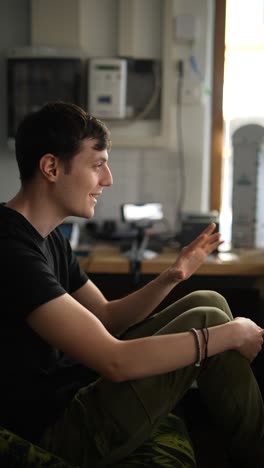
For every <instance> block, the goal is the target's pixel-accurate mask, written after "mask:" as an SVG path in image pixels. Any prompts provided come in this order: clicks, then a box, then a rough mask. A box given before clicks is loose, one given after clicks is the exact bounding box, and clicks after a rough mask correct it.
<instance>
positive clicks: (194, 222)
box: [178, 211, 219, 246]
mask: <svg viewBox="0 0 264 468" xmlns="http://www.w3.org/2000/svg"><path fill="white" fill-rule="evenodd" d="M211 223H215V224H216V229H215V232H218V231H219V213H218V211H209V212H207V213H198V212H191V211H190V212H185V213H183V214H182V226H181V227H182V229H181V233H180V234H179V237H178V240H179V242H180V244H181V245H182V246H185V245H187V244H189V243H190V242H192V241H193V240H194V239H195V238H196V237H197V236H199V234H201V233H202V231H203V230H204V229H205V228H206V227H207V226H209V224H211Z"/></svg>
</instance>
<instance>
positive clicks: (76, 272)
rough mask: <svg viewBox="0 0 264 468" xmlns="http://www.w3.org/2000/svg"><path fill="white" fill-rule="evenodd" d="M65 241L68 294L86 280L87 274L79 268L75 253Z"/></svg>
mask: <svg viewBox="0 0 264 468" xmlns="http://www.w3.org/2000/svg"><path fill="white" fill-rule="evenodd" d="M66 243H67V258H68V268H69V294H72V293H73V292H74V291H77V289H79V288H81V287H82V286H83V285H84V284H85V283H86V282H87V280H88V276H87V274H86V273H85V272H84V271H83V270H82V269H81V267H80V264H79V262H78V260H77V258H76V255H75V254H74V252H73V251H72V248H71V246H70V243H69V241H68V240H66Z"/></svg>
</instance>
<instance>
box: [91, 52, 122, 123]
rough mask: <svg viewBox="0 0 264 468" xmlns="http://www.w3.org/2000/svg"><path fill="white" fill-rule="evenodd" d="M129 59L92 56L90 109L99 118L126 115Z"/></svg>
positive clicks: (120, 117)
mask: <svg viewBox="0 0 264 468" xmlns="http://www.w3.org/2000/svg"><path fill="white" fill-rule="evenodd" d="M126 92H127V61H126V60H125V59H119V58H91V59H90V60H89V73H88V111H89V113H90V114H92V115H94V116H95V117H99V118H110V119H124V118H125V117H126Z"/></svg>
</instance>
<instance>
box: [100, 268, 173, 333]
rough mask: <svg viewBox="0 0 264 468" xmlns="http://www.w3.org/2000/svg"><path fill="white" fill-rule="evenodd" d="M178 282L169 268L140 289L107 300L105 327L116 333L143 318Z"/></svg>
mask: <svg viewBox="0 0 264 468" xmlns="http://www.w3.org/2000/svg"><path fill="white" fill-rule="evenodd" d="M179 282H180V281H179V280H178V281H175V279H172V278H171V275H170V271H169V270H165V271H164V272H163V273H161V274H160V275H159V276H157V277H156V278H155V279H154V280H152V281H150V282H149V283H148V284H146V285H145V286H143V287H142V288H141V289H139V290H137V291H135V292H133V293H131V294H129V295H128V296H125V297H123V298H121V299H117V300H114V301H110V302H108V304H107V306H106V307H107V309H108V310H107V314H106V316H107V319H108V323H107V324H105V325H106V327H107V329H108V330H109V331H110V332H111V333H113V334H118V333H122V332H123V331H125V330H126V329H127V328H128V327H130V326H131V325H134V324H135V323H137V322H140V321H141V320H144V319H145V318H146V317H148V316H149V315H150V314H151V312H152V311H153V310H154V309H155V308H156V307H157V306H158V305H159V304H160V302H161V301H162V300H163V299H164V298H165V297H166V296H167V295H168V294H169V293H170V291H171V290H172V289H173V288H174V287H175V286H176V285H177V284H178V283H179Z"/></svg>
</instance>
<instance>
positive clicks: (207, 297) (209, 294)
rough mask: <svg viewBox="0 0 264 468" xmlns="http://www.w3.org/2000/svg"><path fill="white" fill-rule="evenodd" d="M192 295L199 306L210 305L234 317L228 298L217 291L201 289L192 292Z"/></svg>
mask: <svg viewBox="0 0 264 468" xmlns="http://www.w3.org/2000/svg"><path fill="white" fill-rule="evenodd" d="M191 296H192V297H193V300H194V301H195V303H196V306H197V307H199V306H208V307H213V308H217V309H221V310H222V311H223V312H225V313H226V314H227V315H228V316H229V318H232V314H231V312H230V309H229V305H228V302H227V300H226V299H225V298H224V296H222V294H220V293H218V292H217V291H213V290H199V291H194V292H193V293H191Z"/></svg>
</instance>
